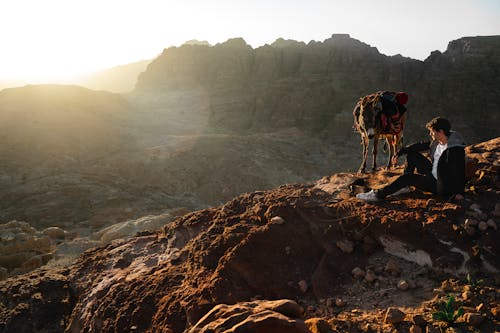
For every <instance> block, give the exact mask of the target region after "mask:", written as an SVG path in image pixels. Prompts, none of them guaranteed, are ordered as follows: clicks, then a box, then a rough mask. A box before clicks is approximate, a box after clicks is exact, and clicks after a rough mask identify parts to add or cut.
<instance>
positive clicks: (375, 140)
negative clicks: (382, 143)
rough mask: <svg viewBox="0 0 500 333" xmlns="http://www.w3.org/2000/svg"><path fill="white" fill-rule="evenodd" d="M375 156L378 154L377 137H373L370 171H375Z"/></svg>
mask: <svg viewBox="0 0 500 333" xmlns="http://www.w3.org/2000/svg"><path fill="white" fill-rule="evenodd" d="M377 154H378V135H375V136H374V137H373V164H372V170H373V171H375V170H377Z"/></svg>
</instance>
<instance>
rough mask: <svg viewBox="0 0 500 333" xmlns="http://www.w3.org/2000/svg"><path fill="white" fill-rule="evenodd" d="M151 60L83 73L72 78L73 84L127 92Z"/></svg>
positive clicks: (94, 88) (132, 87)
mask: <svg viewBox="0 0 500 333" xmlns="http://www.w3.org/2000/svg"><path fill="white" fill-rule="evenodd" d="M150 62H151V60H141V61H136V62H133V63H130V64H126V65H121V66H116V67H113V68H109V69H105V70H102V71H98V72H95V73H92V74H89V75H85V76H83V77H80V78H78V79H76V80H74V81H73V82H74V84H77V85H80V86H83V87H86V88H89V89H92V90H106V91H110V92H114V93H127V92H130V91H132V90H133V89H134V86H135V82H136V81H137V77H138V76H139V74H140V73H142V72H143V71H144V70H145V69H146V67H147V65H148V64H149V63H150Z"/></svg>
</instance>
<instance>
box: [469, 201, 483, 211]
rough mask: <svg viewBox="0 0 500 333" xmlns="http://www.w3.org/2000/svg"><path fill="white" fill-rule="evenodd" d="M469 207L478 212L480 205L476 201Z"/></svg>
mask: <svg viewBox="0 0 500 333" xmlns="http://www.w3.org/2000/svg"><path fill="white" fill-rule="evenodd" d="M469 209H470V210H473V211H475V212H480V211H481V206H479V205H478V204H477V203H473V204H472V205H470V206H469Z"/></svg>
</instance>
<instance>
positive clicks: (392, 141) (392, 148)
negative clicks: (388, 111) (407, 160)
mask: <svg viewBox="0 0 500 333" xmlns="http://www.w3.org/2000/svg"><path fill="white" fill-rule="evenodd" d="M386 141H387V145H388V146H389V159H388V160H387V170H390V169H391V168H392V167H394V165H393V164H392V158H393V157H394V156H395V155H396V137H395V136H393V137H387V138H386Z"/></svg>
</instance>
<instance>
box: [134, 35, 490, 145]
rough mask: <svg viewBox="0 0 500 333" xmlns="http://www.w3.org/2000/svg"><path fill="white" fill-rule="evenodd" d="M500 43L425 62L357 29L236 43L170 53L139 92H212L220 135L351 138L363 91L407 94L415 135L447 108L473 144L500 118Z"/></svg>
mask: <svg viewBox="0 0 500 333" xmlns="http://www.w3.org/2000/svg"><path fill="white" fill-rule="evenodd" d="M499 47H500V37H499V36H491V37H465V38H462V39H459V40H456V41H452V42H450V44H449V46H448V49H447V51H446V52H444V53H442V54H441V53H440V52H433V53H432V54H431V55H430V56H429V58H428V59H426V60H425V61H424V62H421V61H418V60H413V59H409V58H404V57H401V56H399V55H397V56H392V57H388V56H385V55H383V54H380V53H379V52H378V50H377V49H376V48H374V47H371V46H369V45H367V44H365V43H362V42H360V41H358V40H355V39H352V38H350V37H349V35H332V37H331V38H329V39H326V40H325V41H323V42H314V41H312V42H310V43H309V44H307V45H306V44H304V43H300V42H295V41H290V40H288V41H285V40H282V39H279V40H277V41H276V42H274V43H273V44H271V45H265V46H262V47H259V48H257V49H252V48H251V47H250V46H248V45H247V44H246V43H245V42H244V41H243V40H242V39H232V40H228V41H227V42H225V43H222V44H217V45H215V46H213V47H210V46H206V45H205V46H199V45H185V46H182V47H179V48H169V49H166V50H165V51H164V52H163V54H162V55H161V56H159V57H158V58H157V59H155V60H154V61H153V62H152V63H151V64H150V65H149V67H148V69H147V71H146V72H144V73H142V74H141V75H140V76H139V79H138V82H137V85H136V91H164V90H173V89H176V90H178V89H180V90H188V89H192V88H193V87H196V88H201V89H204V90H205V91H206V92H207V93H208V95H209V96H210V111H211V115H210V122H209V123H210V126H211V128H212V130H216V131H222V132H227V131H238V132H241V131H250V132H255V131H257V132H262V131H268V130H275V129H279V128H287V127H293V126H296V127H298V128H300V129H303V130H307V131H310V132H314V133H319V134H321V135H323V136H324V137H326V138H330V139H333V140H336V139H337V140H338V139H346V138H347V136H348V135H349V129H350V125H351V122H352V119H351V113H350V112H351V110H352V108H353V105H354V104H355V102H356V101H357V99H358V98H359V97H360V96H362V95H364V94H367V93H371V92H373V91H377V90H405V91H407V92H408V93H409V95H410V102H409V108H410V111H411V112H410V115H411V116H410V120H411V121H410V122H409V127H410V129H412V130H413V131H416V133H415V137H418V136H419V135H421V134H424V130H423V126H422V123H425V121H426V120H428V119H429V118H430V117H433V116H435V115H437V114H440V115H443V116H447V117H449V118H451V120H452V121H453V122H454V123H456V125H457V126H456V127H457V129H459V128H460V129H463V130H465V131H466V133H465V134H467V135H469V136H470V140H471V142H474V141H478V140H484V139H488V138H491V137H494V136H495V132H494V130H490V129H489V128H496V127H495V126H490V124H492V122H493V124H496V125H498V124H499V119H498V112H495V110H497V109H498V107H499V103H500V102H499V97H500V84H499V83H498V80H495V78H496V76H497V74H498V72H499V71H500V59H499V56H498V54H499V53H498V48H499ZM485 115H488V121H486V120H485V117H484V116H485ZM471 125H472V126H471Z"/></svg>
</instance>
